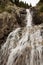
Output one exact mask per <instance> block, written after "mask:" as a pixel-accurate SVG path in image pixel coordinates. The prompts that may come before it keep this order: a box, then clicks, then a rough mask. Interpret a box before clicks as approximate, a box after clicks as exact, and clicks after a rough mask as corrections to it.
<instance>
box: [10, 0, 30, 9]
mask: <svg viewBox="0 0 43 65" xmlns="http://www.w3.org/2000/svg"><path fill="white" fill-rule="evenodd" d="M10 1H11V2H12V3H13V4H16V5H17V6H19V7H24V8H29V5H28V4H27V3H26V2H25V3H24V2H22V1H20V2H19V0H10Z"/></svg>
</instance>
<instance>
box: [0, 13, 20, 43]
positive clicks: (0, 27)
mask: <svg viewBox="0 0 43 65" xmlns="http://www.w3.org/2000/svg"><path fill="white" fill-rule="evenodd" d="M18 26H19V25H18V23H17V21H16V15H15V14H9V13H8V12H3V13H1V14H0V44H2V43H3V42H4V40H5V39H6V37H7V35H8V34H9V33H10V32H11V31H12V30H14V29H15V28H17V27H18Z"/></svg>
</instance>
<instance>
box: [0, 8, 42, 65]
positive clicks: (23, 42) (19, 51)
mask: <svg viewBox="0 0 43 65" xmlns="http://www.w3.org/2000/svg"><path fill="white" fill-rule="evenodd" d="M26 12H27V15H26V20H27V25H26V27H24V29H22V30H21V28H17V29H16V30H15V31H13V32H11V33H10V34H9V36H8V38H7V40H6V42H5V43H4V45H3V46H2V48H1V50H0V65H20V64H21V65H43V45H42V44H43V38H42V36H41V27H40V26H32V14H31V13H30V9H27V10H26ZM22 57H23V58H22Z"/></svg>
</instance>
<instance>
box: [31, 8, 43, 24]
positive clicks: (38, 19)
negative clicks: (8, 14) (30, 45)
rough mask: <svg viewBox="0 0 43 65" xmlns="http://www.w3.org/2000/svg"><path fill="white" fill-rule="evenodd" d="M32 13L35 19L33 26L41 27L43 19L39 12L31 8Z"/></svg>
mask: <svg viewBox="0 0 43 65" xmlns="http://www.w3.org/2000/svg"><path fill="white" fill-rule="evenodd" d="M30 11H32V12H33V14H32V17H33V24H35V25H40V24H41V23H43V19H42V17H43V16H42V17H41V16H39V11H38V10H37V9H36V8H34V7H33V8H30Z"/></svg>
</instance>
